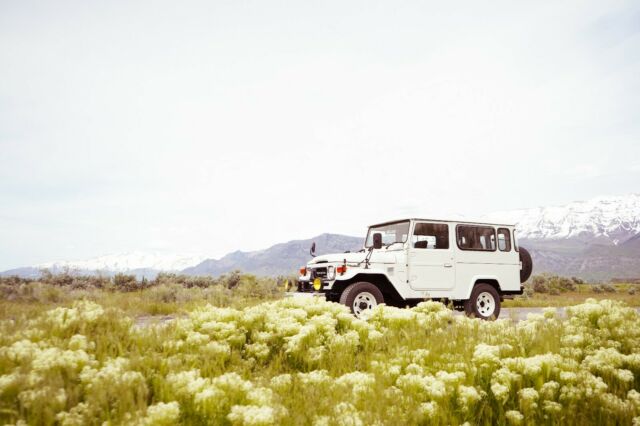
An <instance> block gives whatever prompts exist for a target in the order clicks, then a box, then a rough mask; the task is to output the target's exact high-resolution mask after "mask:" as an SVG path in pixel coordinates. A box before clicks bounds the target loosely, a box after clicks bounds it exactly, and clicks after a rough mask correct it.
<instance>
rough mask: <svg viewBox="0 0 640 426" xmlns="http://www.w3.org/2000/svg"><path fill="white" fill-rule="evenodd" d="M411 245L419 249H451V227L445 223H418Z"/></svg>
mask: <svg viewBox="0 0 640 426" xmlns="http://www.w3.org/2000/svg"><path fill="white" fill-rule="evenodd" d="M411 243H412V245H413V247H414V248H419V249H443V250H446V249H448V248H449V225H447V224H445V223H416V226H415V229H414V230H413V235H412V236H411Z"/></svg>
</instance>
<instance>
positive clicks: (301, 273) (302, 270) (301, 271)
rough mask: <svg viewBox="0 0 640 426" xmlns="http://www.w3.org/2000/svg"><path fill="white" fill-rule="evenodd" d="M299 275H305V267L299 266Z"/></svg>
mask: <svg viewBox="0 0 640 426" xmlns="http://www.w3.org/2000/svg"><path fill="white" fill-rule="evenodd" d="M300 275H301V276H303V277H304V276H305V275H307V268H306V267H304V266H303V267H302V268H300Z"/></svg>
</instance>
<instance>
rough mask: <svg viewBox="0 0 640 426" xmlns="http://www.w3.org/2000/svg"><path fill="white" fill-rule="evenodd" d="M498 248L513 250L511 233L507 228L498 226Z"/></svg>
mask: <svg viewBox="0 0 640 426" xmlns="http://www.w3.org/2000/svg"><path fill="white" fill-rule="evenodd" d="M498 249H499V250H500V251H511V233H510V232H509V230H508V229H507V228H498Z"/></svg>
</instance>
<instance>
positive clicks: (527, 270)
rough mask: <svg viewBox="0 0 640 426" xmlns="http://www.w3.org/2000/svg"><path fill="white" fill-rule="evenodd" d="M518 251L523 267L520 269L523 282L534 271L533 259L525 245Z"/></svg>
mask: <svg viewBox="0 0 640 426" xmlns="http://www.w3.org/2000/svg"><path fill="white" fill-rule="evenodd" d="M518 251H519V252H520V262H521V263H522V268H521V269H520V282H521V283H523V282H525V281H527V280H528V279H529V277H530V276H531V272H532V271H533V260H532V259H531V254H530V253H529V250H527V249H525V248H524V247H520V248H519V249H518Z"/></svg>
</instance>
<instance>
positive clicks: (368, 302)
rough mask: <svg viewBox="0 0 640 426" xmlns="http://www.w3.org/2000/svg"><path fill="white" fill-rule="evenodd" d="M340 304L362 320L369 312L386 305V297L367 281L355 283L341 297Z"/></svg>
mask: <svg viewBox="0 0 640 426" xmlns="http://www.w3.org/2000/svg"><path fill="white" fill-rule="evenodd" d="M340 303H341V304H343V305H346V306H347V307H348V308H349V309H350V310H351V312H352V313H353V314H354V315H355V316H356V317H357V318H361V317H362V316H363V314H364V315H365V316H366V312H367V311H369V312H370V311H371V309H373V308H375V307H376V306H378V305H379V304H381V303H384V296H383V295H382V292H381V291H380V289H379V288H378V287H376V286H375V285H373V284H371V283H368V282H366V281H360V282H357V283H353V284H351V285H350V286H348V287H347V288H345V289H344V291H343V292H342V294H341V295H340Z"/></svg>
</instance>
